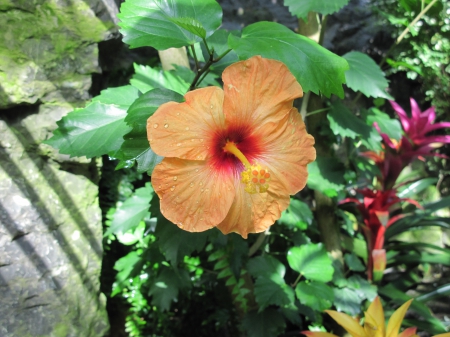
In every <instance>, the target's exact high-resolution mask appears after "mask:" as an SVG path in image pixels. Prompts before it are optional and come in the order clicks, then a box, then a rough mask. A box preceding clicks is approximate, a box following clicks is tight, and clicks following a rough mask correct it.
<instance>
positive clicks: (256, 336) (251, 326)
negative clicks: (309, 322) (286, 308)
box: [242, 308, 286, 337]
mask: <svg viewBox="0 0 450 337" xmlns="http://www.w3.org/2000/svg"><path fill="white" fill-rule="evenodd" d="M242 326H243V327H244V329H245V331H246V333H247V334H246V336H248V337H273V336H279V334H280V332H282V331H283V330H284V328H285V326H286V323H285V321H284V318H283V315H282V314H280V313H279V312H278V311H277V310H275V309H273V308H267V309H266V310H264V311H262V312H256V311H250V312H248V313H247V314H246V315H245V317H244V319H243V321H242Z"/></svg>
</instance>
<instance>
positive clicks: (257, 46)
mask: <svg viewBox="0 0 450 337" xmlns="http://www.w3.org/2000/svg"><path fill="white" fill-rule="evenodd" d="M228 45H229V46H230V47H231V48H232V49H233V50H234V51H235V52H236V54H237V55H238V56H239V58H240V59H248V58H250V57H252V56H254V55H261V56H263V57H266V58H270V59H275V60H279V61H281V62H284V63H285V64H286V65H287V67H288V68H289V70H290V71H291V72H292V73H293V74H294V76H295V77H296V78H297V80H298V82H299V83H300V84H301V85H302V88H303V90H304V91H305V92H307V91H312V92H314V93H316V94H319V92H321V93H322V94H323V95H325V96H326V97H330V96H331V94H335V95H337V96H339V97H341V98H343V97H344V89H343V88H342V84H343V83H345V74H344V72H345V71H346V70H347V69H348V64H347V61H346V60H345V59H343V58H342V57H340V56H337V55H336V54H333V53H332V52H330V51H328V50H327V49H325V48H323V47H321V46H320V45H318V44H317V43H315V42H313V41H312V40H311V39H309V38H307V37H304V36H301V35H299V34H296V33H294V32H293V31H291V30H290V29H288V28H287V27H285V26H283V25H280V24H278V23H275V22H258V23H254V24H251V25H249V26H247V27H245V28H244V30H243V31H242V36H241V37H237V36H234V35H232V34H230V36H229V38H228Z"/></svg>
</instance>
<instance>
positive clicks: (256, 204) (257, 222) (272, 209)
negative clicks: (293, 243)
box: [217, 181, 290, 239]
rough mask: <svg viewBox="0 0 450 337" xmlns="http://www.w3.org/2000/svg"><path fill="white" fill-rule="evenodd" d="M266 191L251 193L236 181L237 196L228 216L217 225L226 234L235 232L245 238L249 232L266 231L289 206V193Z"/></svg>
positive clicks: (271, 184)
mask: <svg viewBox="0 0 450 337" xmlns="http://www.w3.org/2000/svg"><path fill="white" fill-rule="evenodd" d="M273 185H276V182H273V181H271V183H270V187H269V191H268V192H266V193H255V194H250V193H248V192H246V191H245V190H244V185H243V184H242V183H241V182H240V181H237V182H236V186H235V190H236V197H235V200H234V202H233V204H232V205H231V208H230V211H229V212H228V215H227V216H226V218H225V219H224V220H223V221H222V222H221V223H220V224H219V225H218V226H217V228H218V229H220V230H221V231H222V233H224V234H228V233H231V232H235V233H238V234H240V235H241V236H242V237H243V238H244V239H246V238H247V236H248V234H249V233H260V232H264V231H265V230H266V229H267V228H269V227H270V226H271V225H273V224H274V222H275V221H276V220H277V219H279V218H280V216H281V212H282V211H284V210H285V209H286V208H287V207H288V206H289V201H290V199H289V195H287V194H285V195H276V194H274V193H272V192H270V189H271V188H272V186H273ZM278 188H279V187H278ZM275 189H277V188H276V187H275Z"/></svg>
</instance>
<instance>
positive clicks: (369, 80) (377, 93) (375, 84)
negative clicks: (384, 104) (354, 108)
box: [342, 51, 393, 99]
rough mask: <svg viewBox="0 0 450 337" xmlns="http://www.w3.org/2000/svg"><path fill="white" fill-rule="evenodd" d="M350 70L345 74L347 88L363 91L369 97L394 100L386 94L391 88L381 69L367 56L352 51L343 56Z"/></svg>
mask: <svg viewBox="0 0 450 337" xmlns="http://www.w3.org/2000/svg"><path fill="white" fill-rule="evenodd" d="M342 57H343V58H345V59H346V60H347V62H348V65H349V66H350V69H349V70H347V71H346V72H345V79H346V80H347V86H348V87H349V88H350V89H352V90H354V91H361V92H362V93H363V94H364V95H366V96H367V97H375V98H376V97H382V98H387V99H393V98H392V96H391V95H389V94H388V93H387V92H386V88H387V87H388V86H389V83H388V81H387V80H386V77H385V76H384V73H383V72H382V71H381V69H380V67H379V66H378V65H377V64H376V63H375V61H374V60H372V59H371V58H370V57H369V56H367V55H366V54H363V53H360V52H357V51H352V52H350V53H347V54H345V55H344V56H342Z"/></svg>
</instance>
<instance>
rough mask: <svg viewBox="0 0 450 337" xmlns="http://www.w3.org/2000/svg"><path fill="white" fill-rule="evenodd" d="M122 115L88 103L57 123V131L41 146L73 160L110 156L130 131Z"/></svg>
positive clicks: (106, 106) (111, 108)
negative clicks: (45, 145) (46, 145)
mask: <svg viewBox="0 0 450 337" xmlns="http://www.w3.org/2000/svg"><path fill="white" fill-rule="evenodd" d="M125 116H126V109H124V108H123V107H122V108H120V107H118V106H117V105H113V104H103V103H100V102H92V103H91V104H89V105H88V106H86V107H85V108H84V109H78V110H75V111H72V112H70V113H69V114H68V115H67V116H65V117H63V118H62V119H61V120H60V121H58V122H57V123H56V124H57V125H58V129H56V130H55V131H54V132H53V137H52V138H50V139H49V140H47V141H45V143H46V144H49V145H51V146H53V147H55V148H57V149H59V152H60V153H64V154H69V155H70V156H74V157H81V156H86V157H87V158H92V157H96V156H102V155H104V154H108V155H110V156H112V157H114V156H115V154H116V152H117V151H118V150H119V149H120V147H121V146H122V144H123V138H122V137H123V136H124V135H125V134H126V133H128V132H129V131H130V130H131V128H130V127H129V126H128V125H127V124H126V123H125V121H124V118H125Z"/></svg>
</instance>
